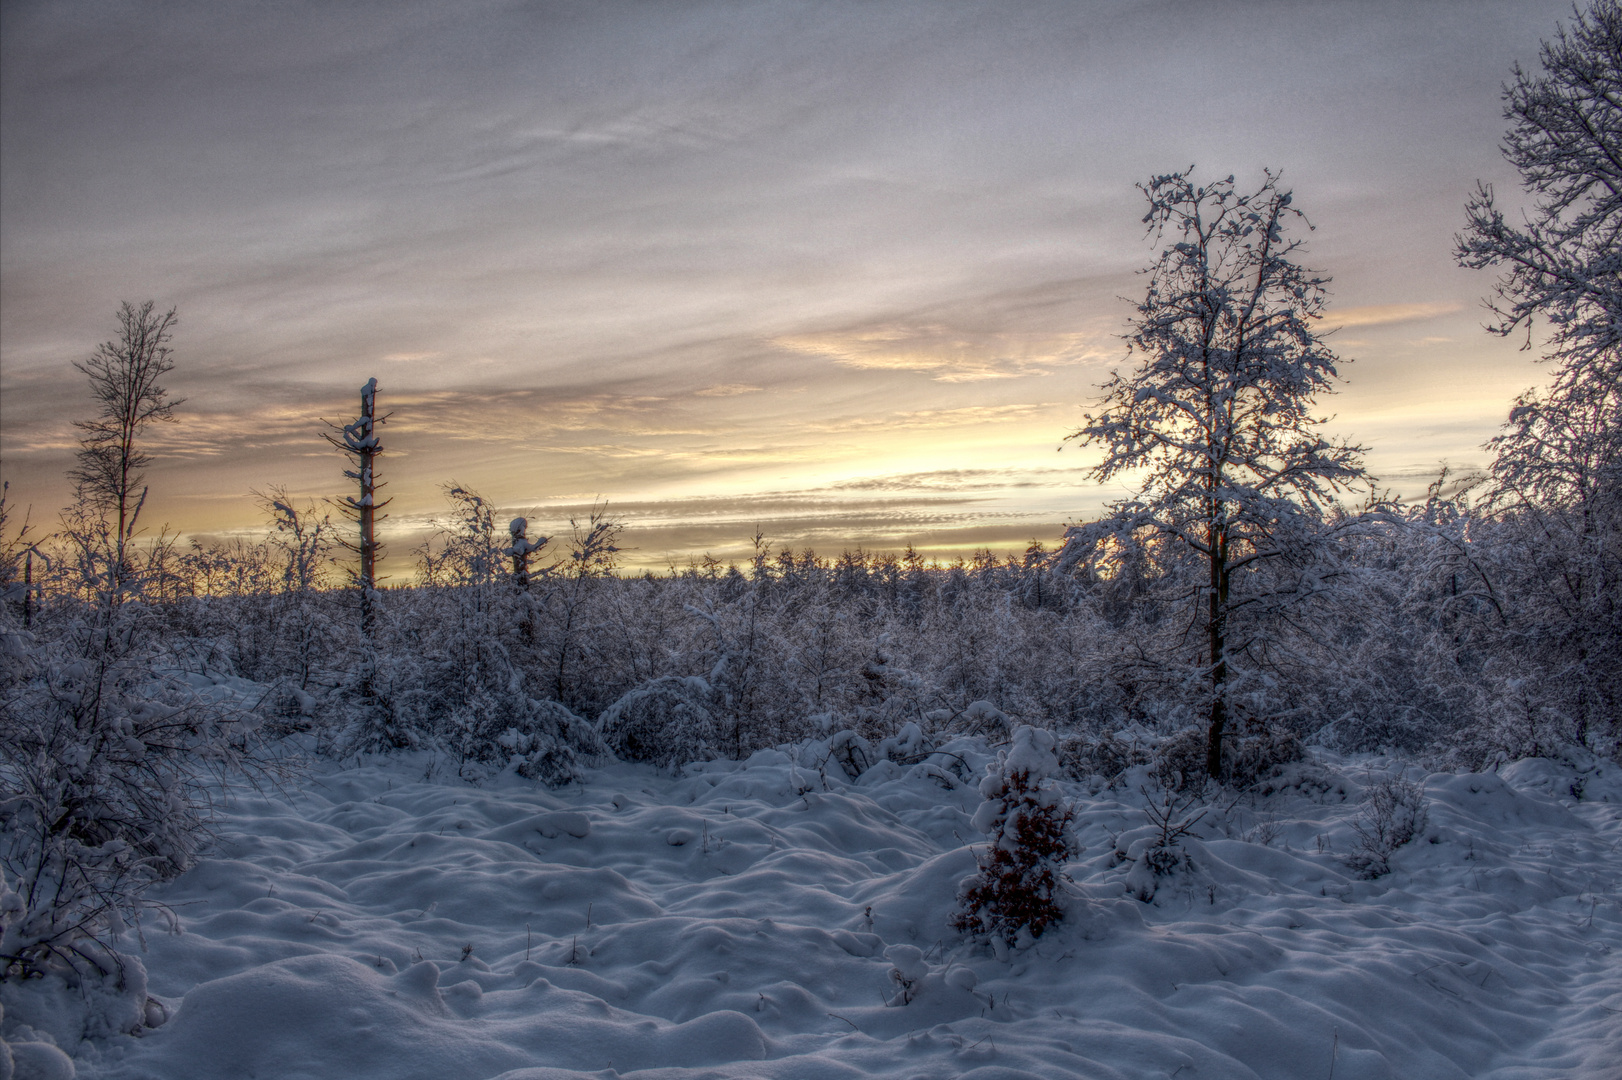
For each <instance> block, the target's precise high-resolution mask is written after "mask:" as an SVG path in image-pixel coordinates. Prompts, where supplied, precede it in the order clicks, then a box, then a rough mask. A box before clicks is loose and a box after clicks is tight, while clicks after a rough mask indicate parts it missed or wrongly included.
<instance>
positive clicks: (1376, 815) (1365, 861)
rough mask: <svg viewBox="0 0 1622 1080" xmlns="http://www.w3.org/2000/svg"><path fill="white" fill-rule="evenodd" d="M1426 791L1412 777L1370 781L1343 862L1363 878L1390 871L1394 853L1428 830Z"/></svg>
mask: <svg viewBox="0 0 1622 1080" xmlns="http://www.w3.org/2000/svg"><path fill="white" fill-rule="evenodd" d="M1425 819H1426V812H1425V790H1424V788H1423V787H1422V786H1420V785H1419V784H1416V783H1414V782H1413V781H1412V780H1408V779H1405V778H1404V777H1402V776H1400V775H1398V776H1387V777H1384V778H1382V779H1379V780H1376V781H1374V782H1373V783H1371V784H1369V786H1368V788H1367V789H1366V790H1365V791H1364V792H1363V807H1362V810H1361V811H1360V812H1359V813H1358V815H1357V818H1356V820H1354V821H1353V822H1352V832H1353V833H1354V834H1355V835H1356V837H1357V839H1356V840H1355V841H1354V842H1353V844H1352V850H1351V851H1350V852H1348V853H1347V854H1345V855H1343V856H1342V857H1341V861H1342V862H1344V863H1345V864H1346V865H1347V866H1349V867H1350V868H1352V869H1353V870H1355V871H1357V872H1358V873H1359V874H1361V875H1362V876H1363V877H1366V878H1370V879H1373V878H1377V877H1380V876H1381V875H1383V874H1388V873H1390V872H1391V856H1392V854H1393V853H1394V852H1395V851H1396V850H1397V849H1398V848H1400V847H1402V845H1404V844H1406V843H1408V842H1409V841H1410V840H1412V839H1413V838H1414V837H1416V836H1418V835H1419V834H1420V833H1421V832H1423V831H1424V829H1425Z"/></svg>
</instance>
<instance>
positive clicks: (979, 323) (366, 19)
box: [0, 0, 1569, 572]
mask: <svg viewBox="0 0 1622 1080" xmlns="http://www.w3.org/2000/svg"><path fill="white" fill-rule="evenodd" d="M0 11H3V24H0V33H3V55H0V80H3V82H0V91H3V102H0V394H3V397H0V454H3V468H4V475H5V477H6V478H7V479H9V480H10V481H11V482H12V495H13V497H14V498H15V499H17V500H18V501H19V502H21V503H25V504H26V503H32V505H33V507H34V514H35V517H36V519H37V520H40V521H42V522H43V523H45V524H48V523H49V522H50V521H51V520H52V519H54V517H55V512H56V510H57V509H58V508H59V507H60V506H61V505H63V503H64V502H65V501H66V499H67V487H66V484H65V483H64V482H63V481H62V480H61V479H60V477H61V474H62V472H63V470H64V469H65V468H66V467H67V466H68V465H69V464H70V461H71V454H72V450H73V447H74V445H75V443H74V432H73V429H72V426H71V421H72V420H73V419H74V418H75V417H82V416H84V415H86V414H87V412H88V408H89V407H88V394H87V392H86V389H85V386H84V383H83V378H82V377H81V376H80V375H79V374H78V373H77V372H75V371H74V370H73V368H72V367H71V362H72V361H73V360H76V359H82V358H84V357H85V356H87V355H88V354H89V353H90V352H91V351H92V350H93V349H94V347H95V346H96V344H97V343H98V342H100V341H102V340H105V339H107V338H108V337H110V336H111V335H112V334H113V332H114V330H115V322H114V319H113V314H114V312H115V310H116V308H117V306H118V303H119V301H121V300H125V299H128V300H133V301H141V300H145V299H154V300H156V301H157V302H158V304H159V305H161V306H164V307H167V306H170V305H172V306H175V307H177V308H178V309H179V313H180V325H179V328H178V330H177V332H176V335H175V340H174V348H175V357H176V365H177V366H176V370H175V371H174V373H173V375H172V376H171V378H170V380H169V383H168V385H169V388H170V390H171V391H173V392H174V393H175V394H176V395H179V396H183V397H185V398H186V399H187V401H186V403H185V404H184V405H183V406H182V407H181V408H180V409H179V410H177V416H178V418H179V422H178V423H176V424H175V425H173V426H172V427H166V428H165V429H164V430H163V431H161V432H159V433H158V434H157V435H156V436H155V437H154V438H153V440H152V442H153V447H154V449H155V451H156V452H157V453H159V455H160V461H159V464H158V465H156V466H155V467H154V468H153V469H152V472H151V483H152V498H151V504H150V507H149V510H148V519H149V521H150V523H151V524H152V525H153V526H157V525H160V524H163V523H165V522H167V523H169V524H171V525H172V526H174V527H175V528H178V529H181V530H185V531H190V532H194V533H213V534H219V533H222V532H225V531H229V530H233V529H243V528H250V527H251V528H258V527H259V525H260V515H259V513H258V511H257V510H256V509H255V506H254V502H253V499H252V498H251V497H250V495H249V490H250V489H252V488H264V487H266V486H269V485H278V484H284V485H286V486H288V487H289V488H291V489H292V490H293V491H294V492H297V493H304V494H308V495H311V496H323V495H332V494H338V493H340V492H341V491H342V490H343V486H342V485H343V481H342V480H341V478H340V469H341V464H340V462H339V460H338V459H337V456H336V454H335V452H333V451H332V450H330V449H329V448H328V447H327V446H326V445H325V444H324V443H323V442H322V441H321V440H320V437H319V432H320V430H321V425H320V422H319V419H320V418H322V417H326V418H329V419H340V418H343V417H344V416H345V414H346V412H352V411H353V409H354V408H355V405H356V404H357V398H358V389H359V387H360V385H361V384H362V383H363V382H365V380H366V379H367V378H368V377H371V376H376V377H377V379H378V381H379V384H380V386H381V396H380V399H379V400H380V403H381V405H382V407H383V408H384V409H387V410H390V411H392V414H393V415H392V417H391V419H390V420H389V422H388V425H387V427H386V428H385V429H384V433H385V436H386V438H385V446H386V447H387V450H388V453H387V454H386V456H385V457H384V458H383V459H382V461H381V463H380V475H382V476H384V477H386V478H387V479H388V480H389V481H390V485H391V486H390V487H389V489H388V492H389V493H392V494H393V495H394V496H395V503H394V505H393V507H392V508H391V509H392V511H393V513H394V515H395V517H394V522H393V525H394V527H395V528H396V529H397V530H398V535H400V536H401V537H402V538H404V537H405V534H406V533H407V532H409V531H410V530H412V529H414V528H420V526H421V523H422V521H423V519H424V517H425V515H430V514H433V513H435V512H436V511H437V510H438V509H439V508H440V507H441V506H442V504H443V499H442V497H441V495H440V493H439V488H440V486H441V485H443V484H444V483H446V482H448V481H457V482H460V483H462V484H463V485H466V486H469V487H473V488H476V489H478V490H480V491H481V492H482V493H483V494H485V495H486V496H487V497H489V498H491V499H493V500H495V501H496V502H497V503H498V504H499V505H500V506H501V507H503V508H504V510H506V509H511V510H513V511H514V512H517V511H520V510H523V511H530V512H532V514H533V516H535V517H537V518H539V519H540V520H541V522H543V523H546V524H547V525H549V526H550V525H551V524H553V523H555V522H556V521H557V520H558V519H560V518H562V517H565V516H567V514H568V513H569V511H570V509H571V508H577V507H579V506H581V505H582V504H588V503H590V502H591V501H592V500H593V499H594V498H597V497H602V498H606V499H608V500H609V502H610V506H611V508H613V509H614V510H615V511H616V512H618V513H619V514H620V515H621V516H622V517H624V518H625V519H626V520H627V521H628V523H629V524H630V526H631V532H629V533H628V534H627V542H628V543H629V544H630V545H631V546H633V547H635V548H636V551H635V552H634V553H633V555H632V559H633V561H635V562H639V563H644V564H654V565H659V564H661V563H663V562H664V561H665V560H666V559H667V558H675V559H677V560H679V561H685V559H686V557H687V555H688V554H689V553H691V552H698V551H703V550H710V551H714V552H717V553H723V552H728V551H732V550H735V549H736V548H737V547H738V545H739V544H740V543H742V542H744V541H746V539H747V537H749V536H750V535H752V534H753V533H754V531H755V528H756V526H757V524H758V525H759V526H760V527H761V528H762V529H763V530H764V531H765V532H766V534H767V536H768V538H769V539H772V540H774V541H777V542H779V543H793V544H795V545H796V546H801V545H804V544H811V545H813V546H815V547H817V548H818V549H819V550H824V551H828V552H830V553H832V552H836V551H837V550H838V549H840V548H843V547H846V546H849V545H854V544H858V543H859V544H863V545H866V546H869V547H887V546H897V545H900V544H904V543H906V542H909V541H911V542H913V543H915V544H917V545H918V546H920V547H923V548H930V549H934V550H937V551H943V552H949V551H952V550H956V549H962V548H964V547H965V546H974V545H979V544H990V545H992V546H994V547H1010V546H1016V545H1017V546H1023V542H1024V541H1025V540H1027V539H1029V538H1031V537H1032V536H1038V537H1042V538H1046V539H1049V540H1051V539H1053V538H1054V537H1056V536H1057V534H1058V532H1059V528H1060V525H1061V524H1062V523H1063V522H1064V521H1065V520H1067V519H1074V518H1077V517H1084V516H1086V515H1087V514H1089V513H1095V512H1096V511H1097V509H1098V508H1099V506H1100V505H1101V504H1102V503H1103V502H1104V501H1105V500H1106V499H1108V498H1112V497H1118V496H1119V495H1120V494H1122V491H1121V490H1119V489H1115V490H1105V489H1099V488H1097V487H1094V486H1091V485H1088V484H1086V483H1085V482H1084V479H1083V477H1082V473H1083V471H1084V468H1085V465H1086V464H1087V463H1088V461H1089V460H1090V458H1089V456H1088V454H1087V452H1086V451H1079V452H1078V451H1077V450H1076V449H1075V448H1074V447H1073V446H1072V447H1069V448H1067V449H1065V450H1064V451H1063V452H1062V453H1058V452H1056V448H1057V447H1058V446H1059V445H1060V442H1061V440H1062V439H1063V437H1064V436H1065V435H1066V434H1067V433H1068V432H1070V431H1071V430H1073V429H1074V428H1075V427H1076V426H1077V425H1078V424H1079V423H1080V419H1081V409H1082V407H1083V406H1084V405H1085V404H1086V403H1087V402H1088V400H1089V399H1090V398H1092V397H1093V396H1094V395H1095V393H1096V386H1097V384H1098V383H1099V382H1101V381H1102V379H1103V378H1104V377H1105V376H1106V374H1107V373H1108V370H1109V369H1110V368H1111V367H1112V366H1114V365H1116V364H1119V363H1120V362H1121V361H1122V359H1123V357H1124V346H1123V344H1122V342H1121V339H1120V335H1121V334H1122V332H1123V331H1124V329H1125V325H1126V319H1127V317H1128V315H1129V314H1130V309H1131V303H1130V301H1129V299H1123V297H1124V298H1136V296H1137V295H1138V294H1139V293H1140V292H1141V289H1142V285H1143V282H1142V279H1141V278H1139V277H1137V276H1136V271H1137V270H1138V269H1140V268H1142V267H1143V266H1144V265H1146V264H1147V263H1148V262H1149V261H1150V260H1151V259H1152V258H1153V256H1154V253H1155V249H1154V246H1153V244H1152V243H1151V241H1150V240H1149V239H1148V238H1146V237H1145V235H1144V233H1143V228H1142V225H1141V223H1140V219H1141V217H1142V213H1143V206H1142V203H1143V197H1142V195H1141V193H1139V192H1138V191H1137V190H1136V189H1135V188H1134V184H1136V183H1139V182H1142V181H1144V180H1146V179H1147V178H1148V177H1149V176H1150V175H1151V174H1153V173H1157V172H1170V171H1174V170H1180V169H1183V168H1185V167H1187V166H1189V165H1191V164H1192V165H1196V166H1197V167H1198V169H1199V175H1201V176H1204V177H1207V178H1212V177H1218V176H1223V175H1227V174H1228V173H1236V174H1237V175H1238V177H1239V180H1240V182H1241V183H1242V184H1246V185H1252V186H1253V185H1254V184H1255V183H1256V182H1257V181H1258V180H1259V179H1260V176H1261V169H1262V167H1263V166H1268V167H1271V168H1274V169H1279V170H1282V171H1283V174H1284V186H1286V187H1289V188H1292V189H1293V190H1294V192H1295V199H1296V205H1297V206H1298V207H1299V208H1301V209H1302V210H1304V211H1305V212H1306V213H1307V215H1308V216H1309V218H1310V219H1311V220H1312V222H1313V224H1314V225H1315V226H1316V231H1315V232H1314V233H1313V234H1312V236H1311V240H1310V243H1309V246H1308V252H1307V256H1306V260H1305V261H1307V262H1308V263H1309V264H1310V265H1311V266H1312V267H1314V268H1315V269H1317V270H1320V271H1322V272H1324V273H1326V274H1328V275H1329V276H1330V277H1332V278H1333V279H1334V284H1333V285H1332V287H1331V288H1332V295H1333V297H1334V305H1333V313H1332V316H1331V318H1330V319H1329V320H1328V321H1329V322H1331V323H1341V324H1344V325H1343V328H1342V329H1341V330H1339V331H1337V332H1336V333H1335V335H1334V336H1333V338H1332V339H1331V340H1332V341H1333V343H1334V345H1335V348H1336V349H1337V351H1338V352H1339V353H1340V354H1341V356H1342V357H1343V358H1345V359H1346V360H1348V361H1350V362H1349V363H1348V364H1346V365H1345V367H1344V368H1343V371H1344V374H1345V375H1346V376H1347V384H1346V385H1345V386H1344V387H1343V389H1342V391H1341V392H1340V393H1339V394H1338V395H1336V396H1335V397H1334V398H1332V399H1329V400H1327V401H1325V402H1324V403H1323V405H1324V408H1325V411H1326V412H1332V413H1334V414H1335V419H1334V421H1333V424H1332V428H1333V430H1334V432H1335V433H1337V434H1341V435H1345V436H1347V437H1350V438H1351V439H1353V440H1354V441H1358V442H1362V443H1364V444H1366V445H1368V446H1369V448H1370V449H1369V453H1368V456H1367V460H1368V463H1369V465H1370V467H1371V469H1372V470H1373V471H1374V472H1375V473H1376V474H1377V475H1378V476H1380V477H1381V478H1382V480H1383V481H1384V482H1385V484H1386V485H1387V486H1389V487H1391V488H1393V489H1395V490H1398V491H1405V492H1416V491H1420V490H1423V487H1424V485H1425V483H1426V482H1427V480H1428V479H1429V477H1430V476H1432V475H1433V474H1434V472H1435V470H1436V469H1437V467H1438V466H1439V464H1440V463H1441V462H1443V461H1444V460H1445V461H1449V462H1451V463H1453V464H1454V465H1456V466H1469V465H1473V464H1481V463H1482V462H1483V461H1484V455H1483V454H1482V452H1481V450H1480V444H1481V443H1482V441H1483V440H1484V439H1486V438H1487V437H1488V436H1490V435H1491V434H1492V433H1493V431H1494V429H1495V428H1496V426H1497V424H1498V423H1499V422H1500V421H1501V420H1502V418H1503V416H1504V414H1505V413H1506V411H1507V409H1508V406H1509V403H1510V399H1511V397H1512V396H1513V395H1514V394H1515V393H1516V392H1518V391H1519V390H1521V389H1523V388H1525V387H1526V386H1528V385H1531V384H1532V383H1533V382H1535V381H1537V379H1538V378H1539V376H1540V374H1541V370H1540V368H1539V367H1538V366H1537V365H1536V363H1535V362H1534V360H1533V359H1532V358H1531V356H1532V354H1528V353H1524V352H1518V351H1517V349H1516V343H1511V342H1503V341H1499V340H1496V339H1493V338H1490V337H1489V336H1488V335H1487V334H1485V333H1484V332H1483V331H1482V330H1481V322H1482V318H1483V314H1482V311H1481V309H1480V304H1479V300H1480V297H1481V296H1482V295H1483V294H1484V293H1485V292H1487V291H1488V289H1489V288H1490V287H1491V278H1490V277H1488V276H1486V275H1483V274H1480V273H1476V272H1471V271H1465V270H1461V269H1458V268H1457V267H1456V266H1455V265H1454V263H1453V260H1452V258H1451V255H1450V251H1451V246H1452V236H1453V234H1454V233H1455V232H1456V231H1457V230H1458V229H1459V227H1460V226H1461V225H1462V222H1463V205H1464V200H1465V198H1466V196H1467V194H1468V192H1469V191H1470V189H1471V187H1472V186H1473V184H1474V183H1475V181H1476V180H1477V179H1478V178H1479V179H1484V180H1488V181H1491V182H1495V183H1497V184H1498V186H1499V188H1500V191H1501V193H1503V194H1510V193H1513V194H1514V197H1513V198H1512V199H1511V200H1510V202H1511V203H1512V204H1513V203H1514V202H1516V201H1518V199H1519V193H1518V187H1517V182H1516V177H1515V176H1514V174H1513V173H1512V172H1511V171H1510V170H1509V169H1508V167H1507V166H1506V165H1505V164H1504V163H1503V161H1502V159H1501V158H1500V157H1499V154H1498V149H1497V145H1498V140H1499V137H1500V136H1501V134H1502V132H1503V128H1504V121H1503V119H1502V115H1501V102H1500V98H1499V91H1500V86H1501V84H1502V83H1503V81H1504V80H1505V79H1506V77H1507V76H1508V74H1509V71H1510V67H1511V64H1512V63H1513V62H1515V61H1516V60H1520V61H1521V62H1523V63H1524V64H1528V65H1535V63H1536V59H1537V48H1538V42H1539V39H1540V38H1544V37H1548V36H1550V35H1551V34H1552V32H1553V30H1554V28H1555V26H1556V24H1557V22H1558V21H1559V20H1560V19H1562V18H1564V17H1566V16H1568V15H1569V5H1568V4H1567V3H1566V0H1517V2H1493V0H1458V2H1446V0H1432V2H1418V0H1402V2H1390V3H1374V2H1367V3H1358V2H1355V0H1332V2H1323V3H1316V2H1293V3H1292V2H1284V0H1279V2H1230V3H1224V2H1217V0H1202V2H1184V3H1152V2H1134V0H1110V2H1103V0H1099V2H1080V0H1078V2H1068V3H1011V2H998V3H955V2H950V0H928V2H919V3H905V2H893V0H872V2H862V3H858V2H847V3H833V2H822V3H749V2H719V0H718V2H702V0H700V2H691V3H686V2H678V0H659V2H642V3H631V2H623V3H622V2H612V0H590V2H582V3H512V2H482V3H480V2H459V3H428V4H410V3H387V4H384V3H377V4H351V3H334V2H321V3H311V4H298V3H237V2H232V0H207V2H199V3H193V4H187V3H177V2H173V0H166V2H162V3H110V2H107V0H97V2H94V3H64V2H51V3H13V2H10V0H7V2H6V3H4V6H3V8H0ZM395 559H396V560H399V561H400V562H402V563H403V562H404V561H405V558H404V554H403V551H401V550H400V549H399V547H398V546H397V547H396V554H395ZM403 569H404V567H403V566H398V567H396V570H397V572H399V571H403Z"/></svg>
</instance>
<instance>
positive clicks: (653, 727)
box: [597, 676, 723, 768]
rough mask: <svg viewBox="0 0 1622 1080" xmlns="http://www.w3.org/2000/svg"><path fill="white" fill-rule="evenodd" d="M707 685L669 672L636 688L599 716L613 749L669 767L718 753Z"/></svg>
mask: <svg viewBox="0 0 1622 1080" xmlns="http://www.w3.org/2000/svg"><path fill="white" fill-rule="evenodd" d="M711 705H712V703H711V692H710V686H709V683H707V682H706V681H704V680H703V679H700V678H695V677H689V678H679V677H676V676H665V677H664V678H659V679H653V680H651V681H649V682H645V683H643V684H642V685H641V686H638V687H636V688H635V689H633V690H631V691H630V692H629V693H627V694H625V695H624V696H623V697H621V698H620V699H619V700H618V701H616V702H614V703H613V704H612V705H610V706H609V707H608V708H607V709H604V710H603V714H602V715H601V716H600V717H598V718H597V730H598V732H599V733H600V734H601V735H602V738H603V741H604V742H605V743H606V744H607V746H608V748H609V750H611V751H613V752H614V753H615V754H617V755H618V756H619V757H622V758H624V759H625V760H627V761H646V762H648V763H650V764H653V765H658V766H661V767H664V768H668V767H670V766H672V765H682V764H685V763H686V762H689V761H704V760H707V759H710V758H713V757H716V756H717V755H718V754H719V753H720V752H721V750H722V747H723V740H722V737H721V732H720V730H719V727H720V725H719V724H718V723H717V722H716V718H715V714H714V712H713V710H712V707H711Z"/></svg>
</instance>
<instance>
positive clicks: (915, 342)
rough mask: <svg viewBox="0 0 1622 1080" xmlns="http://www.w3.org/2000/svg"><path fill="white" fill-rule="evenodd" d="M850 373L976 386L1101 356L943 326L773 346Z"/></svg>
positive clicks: (883, 327)
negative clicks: (899, 374) (898, 374)
mask: <svg viewBox="0 0 1622 1080" xmlns="http://www.w3.org/2000/svg"><path fill="white" fill-rule="evenodd" d="M772 343H773V344H774V345H778V346H780V347H782V348H785V349H789V350H792V351H794V352H798V353H804V354H806V355H810V356H823V357H827V358H828V359H830V360H832V361H833V362H834V363H836V364H839V365H841V366H844V367H850V368H865V369H869V370H877V371H912V372H918V373H919V374H922V375H928V376H929V377H930V378H931V379H934V380H936V381H938V382H979V381H982V380H986V379H1018V378H1024V377H1026V376H1031V375H1047V374H1050V373H1051V372H1053V371H1054V370H1055V369H1057V368H1061V367H1067V366H1070V365H1072V364H1078V363H1083V362H1085V361H1089V360H1096V359H1101V358H1103V357H1104V356H1105V353H1104V351H1103V350H1101V349H1100V348H1099V345H1100V342H1099V341H1098V339H1097V336H1096V335H1094V334H1087V333H1060V334H1044V333H1031V332H1020V331H1006V330H1005V331H974V330H963V329H957V328H954V327H952V326H950V325H947V324H944V323H901V322H892V323H884V324H880V325H876V326H868V327H864V328H860V329H854V330H841V331H830V332H825V333H813V334H797V335H790V336H786V337H780V338H777V339H775V340H774V341H773V342H772Z"/></svg>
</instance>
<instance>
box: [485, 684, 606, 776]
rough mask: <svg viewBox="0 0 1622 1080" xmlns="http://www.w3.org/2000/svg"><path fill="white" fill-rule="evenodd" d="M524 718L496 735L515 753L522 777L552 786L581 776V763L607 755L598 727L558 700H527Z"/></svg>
mask: <svg viewBox="0 0 1622 1080" xmlns="http://www.w3.org/2000/svg"><path fill="white" fill-rule="evenodd" d="M526 704H527V706H528V708H527V710H526V714H525V716H524V717H523V719H522V720H521V721H520V722H519V723H517V724H515V725H514V726H511V727H509V728H507V730H506V731H504V732H502V733H501V734H500V735H499V736H497V737H496V739H495V742H496V743H497V744H498V745H499V746H501V747H502V748H503V749H504V750H506V751H508V752H509V753H510V754H512V755H513V757H514V759H515V760H516V761H517V768H516V771H517V773H518V775H519V776H524V777H528V778H529V779H531V780H539V781H540V782H541V783H543V784H546V785H548V786H551V787H560V786H562V785H564V784H568V783H573V782H574V781H575V780H578V779H579V778H580V766H581V765H582V764H590V763H592V762H594V761H596V760H598V759H600V758H601V757H603V756H604V755H606V754H607V752H608V748H607V746H605V745H604V744H603V740H602V737H601V736H600V735H598V734H597V730H596V729H595V728H593V727H592V726H591V725H590V724H588V723H587V722H586V721H585V720H583V719H581V718H580V717H578V716H576V715H575V714H574V713H572V712H570V711H569V710H568V709H566V708H564V707H563V706H562V705H560V704H558V703H557V702H555V701H534V700H530V701H528V702H526Z"/></svg>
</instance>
